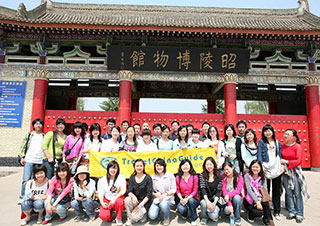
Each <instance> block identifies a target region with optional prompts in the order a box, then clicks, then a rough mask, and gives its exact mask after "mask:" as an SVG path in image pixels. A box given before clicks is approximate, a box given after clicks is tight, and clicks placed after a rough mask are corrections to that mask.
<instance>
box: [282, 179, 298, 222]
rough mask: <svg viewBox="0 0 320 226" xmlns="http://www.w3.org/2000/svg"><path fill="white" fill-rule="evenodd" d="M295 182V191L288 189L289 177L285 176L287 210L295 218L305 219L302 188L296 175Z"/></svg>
mask: <svg viewBox="0 0 320 226" xmlns="http://www.w3.org/2000/svg"><path fill="white" fill-rule="evenodd" d="M294 175H295V180H294V189H293V190H291V189H290V188H289V187H288V184H289V176H288V175H286V174H284V175H283V185H284V189H285V191H286V200H287V208H288V211H289V213H291V214H294V215H295V216H299V217H303V199H302V195H301V187H300V184H299V182H298V176H297V174H296V173H295V174H294Z"/></svg>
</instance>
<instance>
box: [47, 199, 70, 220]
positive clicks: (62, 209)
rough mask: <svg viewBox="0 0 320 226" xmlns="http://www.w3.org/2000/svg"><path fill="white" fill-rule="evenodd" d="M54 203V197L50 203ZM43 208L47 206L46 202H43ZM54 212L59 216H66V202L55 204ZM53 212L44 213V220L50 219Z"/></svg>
mask: <svg viewBox="0 0 320 226" xmlns="http://www.w3.org/2000/svg"><path fill="white" fill-rule="evenodd" d="M53 203H54V199H51V205H52V204H53ZM45 208H47V202H45ZM56 213H57V214H58V216H59V217H60V218H64V217H66V216H68V204H63V205H61V204H58V205H57V206H56ZM53 214H54V213H52V214H49V213H46V216H45V220H48V221H49V220H51V219H52V218H53Z"/></svg>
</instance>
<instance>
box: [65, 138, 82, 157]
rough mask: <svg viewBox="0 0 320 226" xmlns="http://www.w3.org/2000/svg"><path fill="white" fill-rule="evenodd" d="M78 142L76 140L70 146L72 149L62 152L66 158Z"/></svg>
mask: <svg viewBox="0 0 320 226" xmlns="http://www.w3.org/2000/svg"><path fill="white" fill-rule="evenodd" d="M79 140H80V138H78V140H77V141H76V142H75V143H74V144H73V145H72V148H70V149H67V150H65V151H64V154H65V155H66V156H68V155H70V153H71V150H72V149H73V148H74V146H75V145H76V144H77V143H78V141H79Z"/></svg>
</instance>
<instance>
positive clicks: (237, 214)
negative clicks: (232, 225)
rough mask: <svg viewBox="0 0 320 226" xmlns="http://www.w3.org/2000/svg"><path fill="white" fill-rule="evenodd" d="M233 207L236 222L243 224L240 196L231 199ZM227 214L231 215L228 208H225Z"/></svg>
mask: <svg viewBox="0 0 320 226" xmlns="http://www.w3.org/2000/svg"><path fill="white" fill-rule="evenodd" d="M231 202H232V206H233V212H234V222H241V216H240V213H241V209H242V198H241V196H240V195H236V196H233V198H231ZM224 212H225V214H227V215H229V214H230V212H229V210H228V206H226V207H225V208H224Z"/></svg>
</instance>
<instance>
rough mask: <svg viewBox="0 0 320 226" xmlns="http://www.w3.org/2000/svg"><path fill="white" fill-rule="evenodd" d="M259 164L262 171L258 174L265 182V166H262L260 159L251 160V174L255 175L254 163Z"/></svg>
mask: <svg viewBox="0 0 320 226" xmlns="http://www.w3.org/2000/svg"><path fill="white" fill-rule="evenodd" d="M256 163H257V164H259V166H260V172H259V173H258V175H259V176H260V177H261V181H262V183H264V180H265V176H264V172H263V167H262V163H261V162H260V161H259V160H258V159H255V160H253V161H252V162H251V164H250V166H249V174H250V175H251V176H252V175H253V172H252V166H253V165H254V164H256Z"/></svg>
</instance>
